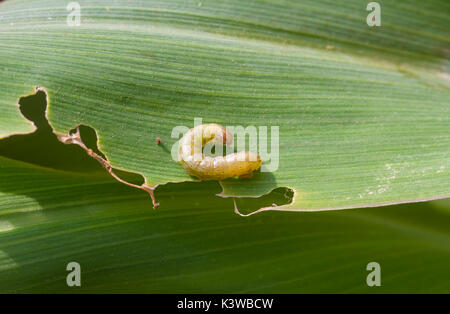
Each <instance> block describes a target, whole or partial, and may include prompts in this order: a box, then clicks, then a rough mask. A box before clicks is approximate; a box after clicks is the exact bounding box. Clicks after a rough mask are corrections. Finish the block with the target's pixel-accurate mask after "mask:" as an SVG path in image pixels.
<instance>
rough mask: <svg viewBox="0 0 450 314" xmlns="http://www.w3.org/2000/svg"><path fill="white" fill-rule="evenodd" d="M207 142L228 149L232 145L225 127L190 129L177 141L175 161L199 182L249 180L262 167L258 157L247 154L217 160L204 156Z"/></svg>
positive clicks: (206, 126)
mask: <svg viewBox="0 0 450 314" xmlns="http://www.w3.org/2000/svg"><path fill="white" fill-rule="evenodd" d="M209 142H213V143H218V144H224V145H229V144H231V143H232V142H233V135H232V134H231V132H230V131H229V130H227V129H226V128H225V127H223V126H221V125H219V124H215V123H211V124H202V125H198V126H196V127H194V128H192V129H190V130H189V131H188V132H186V134H185V135H184V136H183V137H182V138H181V139H180V141H179V149H178V160H179V161H180V162H181V163H182V165H183V167H184V168H185V169H186V171H187V172H188V173H189V174H190V175H193V176H195V177H197V178H199V179H201V180H224V179H226V178H231V177H244V178H249V177H251V176H252V175H253V171H255V170H258V169H259V167H260V166H261V163H262V160H261V157H260V156H259V155H257V154H255V153H252V152H249V151H242V152H238V153H233V154H228V155H225V156H217V157H210V156H205V155H203V147H204V146H205V145H206V144H207V143H209Z"/></svg>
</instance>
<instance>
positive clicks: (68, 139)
mask: <svg viewBox="0 0 450 314" xmlns="http://www.w3.org/2000/svg"><path fill="white" fill-rule="evenodd" d="M38 92H42V93H44V95H45V100H46V108H45V118H46V119H47V121H48V122H49V125H50V126H51V123H50V121H49V119H48V109H49V106H50V99H49V96H48V93H47V90H46V89H45V88H44V87H42V86H36V87H35V88H34V93H30V94H28V95H25V96H21V97H19V99H21V98H23V97H28V96H34V95H36V94H37V93H38ZM19 107H20V105H19V101H18V108H19ZM19 112H20V110H19ZM22 116H23V115H22ZM24 120H27V121H28V119H26V118H25V117H24ZM31 124H32V125H33V127H35V126H34V124H33V123H31ZM214 126H215V125H214ZM79 127H80V126H79V125H78V126H76V127H75V128H74V129H75V130H76V131H75V132H74V133H73V132H70V131H69V133H68V134H67V135H65V134H59V133H57V132H55V130H54V129H53V128H52V132H53V134H55V135H56V138H57V139H58V140H59V141H60V142H61V143H63V144H74V145H78V146H80V147H81V148H82V149H83V150H84V151H85V152H86V153H87V155H88V156H90V157H92V158H94V159H95V160H97V161H98V162H99V163H100V164H101V165H102V166H103V168H105V169H106V171H108V173H109V174H110V175H111V176H112V177H113V178H115V179H116V180H117V181H119V182H120V183H122V184H125V185H128V186H130V187H133V188H137V189H140V190H144V191H146V192H147V193H148V194H149V195H150V197H151V200H152V203H153V208H154V209H156V208H158V207H159V203H158V202H156V198H155V194H154V192H155V189H156V188H157V187H158V185H155V186H148V185H146V184H145V183H143V184H142V185H137V184H133V183H130V182H127V181H125V180H123V179H122V178H120V177H119V176H118V175H117V174H116V173H115V172H114V168H113V167H112V166H111V164H110V163H109V161H108V160H107V159H105V158H103V157H102V156H100V155H99V154H97V153H96V152H94V151H93V150H92V149H90V148H88V147H87V146H86V145H85V144H84V142H83V140H82V138H81V134H80V129H79ZM72 130H73V129H72ZM33 131H35V130H33ZM94 131H95V132H96V130H95V129H94ZM96 133H97V132H96ZM28 134H29V133H28ZM213 137H214V136H213ZM97 138H99V137H98V134H97ZM230 138H232V137H231V134H228V139H230ZM224 139H226V137H225V136H224ZM156 143H157V144H158V145H159V144H160V143H161V139H160V138H157V139H156ZM99 152H100V154H102V152H101V151H99ZM241 153H248V152H241ZM256 163H257V167H254V168H255V169H253V168H252V169H251V170H252V171H253V170H256V168H259V166H260V164H261V160H260V159H259V156H258V159H257V162H256ZM252 171H250V173H251V172H252ZM242 177H251V175H248V176H246V175H242ZM204 179H206V180H208V179H217V180H220V178H203V179H202V180H204ZM219 183H220V181H219ZM290 190H292V191H293V192H294V197H293V198H292V200H291V203H292V201H293V200H294V199H295V190H294V189H290ZM271 192H272V191H270V192H268V193H267V194H269V193H271ZM267 194H265V195H267ZM217 196H219V197H223V198H227V197H230V196H227V195H224V194H223V193H220V194H217ZM261 196H262V195H260V196H255V198H257V197H261ZM233 203H234V212H235V213H236V214H238V215H240V216H242V217H248V216H251V215H254V214H256V213H260V212H263V211H267V210H280V208H281V207H283V206H284V205H282V206H278V205H276V204H273V205H272V206H269V207H263V208H260V209H258V210H256V211H254V212H251V213H248V214H242V213H241V212H240V211H239V210H238V208H237V205H236V201H235V197H233Z"/></svg>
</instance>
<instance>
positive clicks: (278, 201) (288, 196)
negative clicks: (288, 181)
mask: <svg viewBox="0 0 450 314" xmlns="http://www.w3.org/2000/svg"><path fill="white" fill-rule="evenodd" d="M293 198H294V191H293V190H292V189H290V188H287V187H279V188H276V189H274V190H272V191H271V192H270V193H268V194H266V195H263V196H261V197H258V198H250V197H247V198H235V199H234V202H235V205H236V209H237V211H238V212H239V213H240V214H242V215H244V216H246V215H251V214H253V213H257V212H261V211H266V210H270V209H271V208H276V207H279V206H283V205H287V204H291V203H292V200H293Z"/></svg>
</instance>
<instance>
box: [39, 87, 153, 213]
mask: <svg viewBox="0 0 450 314" xmlns="http://www.w3.org/2000/svg"><path fill="white" fill-rule="evenodd" d="M37 92H43V93H44V94H45V99H46V102H47V106H46V108H45V118H46V119H47V121H48V122H49V124H50V125H51V123H50V121H49V119H48V108H49V105H50V99H49V97H48V93H47V90H46V89H45V88H43V87H41V86H36V87H35V93H34V94H36V93H37ZM52 132H53V133H54V134H55V135H56V137H57V138H58V140H59V141H60V142H61V143H63V144H75V145H78V146H80V147H81V148H82V149H83V150H84V151H85V152H86V153H87V154H88V155H89V156H90V157H92V158H94V159H95V160H97V161H98V162H99V163H100V164H101V165H102V166H103V168H105V169H106V171H108V173H109V174H110V175H111V176H112V177H113V178H114V179H116V180H117V181H119V182H120V183H123V184H125V185H128V186H131V187H133V188H136V189H140V190H144V191H146V192H147V193H148V194H149V195H150V197H151V199H152V203H153V208H154V209H156V208H158V207H159V203H158V202H156V198H155V193H154V191H155V189H156V188H157V187H158V185H155V186H148V185H146V184H145V183H143V184H142V185H137V184H133V183H130V182H127V181H125V180H123V179H122V178H120V177H119V176H118V175H117V174H115V173H114V168H113V167H112V166H111V164H110V163H109V161H108V160H106V159H104V158H103V157H102V156H100V155H98V154H97V153H95V152H94V151H93V150H92V149H90V148H88V147H87V146H86V145H85V144H84V143H83V141H82V139H81V136H80V129H79V126H77V127H76V132H75V133H72V134H70V133H69V134H67V135H64V134H58V133H57V132H55V130H54V129H53V128H52ZM97 138H98V136H97Z"/></svg>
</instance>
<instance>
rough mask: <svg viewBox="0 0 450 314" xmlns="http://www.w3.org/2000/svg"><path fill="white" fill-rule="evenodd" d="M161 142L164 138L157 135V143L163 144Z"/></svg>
mask: <svg viewBox="0 0 450 314" xmlns="http://www.w3.org/2000/svg"><path fill="white" fill-rule="evenodd" d="M161 142H162V139H161V138H160V137H157V138H156V144H158V145H159V144H161Z"/></svg>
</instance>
